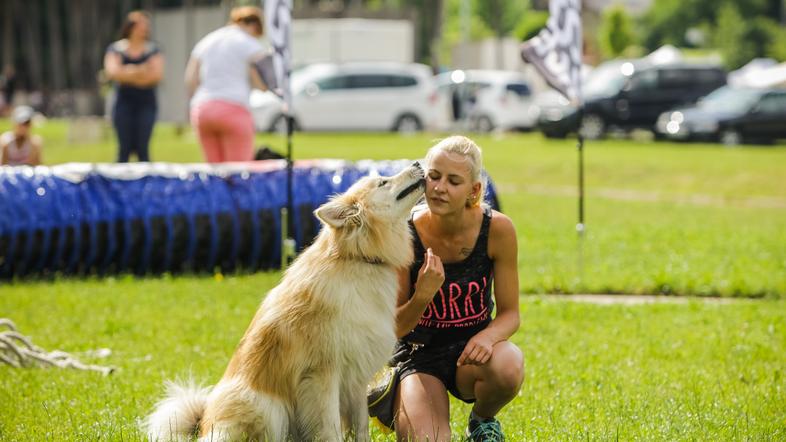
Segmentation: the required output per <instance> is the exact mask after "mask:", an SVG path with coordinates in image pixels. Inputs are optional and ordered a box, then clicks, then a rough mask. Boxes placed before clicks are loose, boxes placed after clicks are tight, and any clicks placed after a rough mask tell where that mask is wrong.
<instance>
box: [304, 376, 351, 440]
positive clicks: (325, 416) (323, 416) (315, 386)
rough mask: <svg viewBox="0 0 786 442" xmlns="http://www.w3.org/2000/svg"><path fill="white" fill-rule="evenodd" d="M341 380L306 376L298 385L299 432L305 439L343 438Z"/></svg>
mask: <svg viewBox="0 0 786 442" xmlns="http://www.w3.org/2000/svg"><path fill="white" fill-rule="evenodd" d="M339 408H340V406H339V387H338V380H337V379H334V378H333V379H331V378H329V377H323V376H316V377H306V378H303V379H302V380H301V382H300V385H298V387H297V406H296V409H295V418H296V420H297V435H298V438H299V439H300V440H304V441H325V442H330V441H336V442H339V441H341V440H342V436H341V413H340V410H339Z"/></svg>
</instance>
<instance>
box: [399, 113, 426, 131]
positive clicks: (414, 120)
mask: <svg viewBox="0 0 786 442" xmlns="http://www.w3.org/2000/svg"><path fill="white" fill-rule="evenodd" d="M421 129H422V126H421V124H420V120H419V119H418V117H416V116H414V115H412V114H405V115H402V116H400V117H398V120H396V124H395V125H394V126H393V130H394V131H396V132H398V133H400V134H411V133H415V132H418V131H420V130H421Z"/></svg>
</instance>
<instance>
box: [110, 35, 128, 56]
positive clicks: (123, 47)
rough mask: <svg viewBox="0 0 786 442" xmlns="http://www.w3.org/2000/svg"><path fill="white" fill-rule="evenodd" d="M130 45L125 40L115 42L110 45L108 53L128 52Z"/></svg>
mask: <svg viewBox="0 0 786 442" xmlns="http://www.w3.org/2000/svg"><path fill="white" fill-rule="evenodd" d="M128 45H129V43H128V40H127V39H125V38H123V39H121V40H117V41H113V42H112V43H109V46H107V48H106V51H107V52H116V53H118V54H122V53H123V52H125V51H127V50H128Z"/></svg>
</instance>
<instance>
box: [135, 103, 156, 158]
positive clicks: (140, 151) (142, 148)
mask: <svg viewBox="0 0 786 442" xmlns="http://www.w3.org/2000/svg"><path fill="white" fill-rule="evenodd" d="M157 113H158V109H157V108H156V106H155V105H153V106H144V107H142V108H141V109H140V110H139V115H138V117H137V118H138V123H137V124H138V125H137V128H138V129H137V134H136V135H137V136H136V144H137V156H138V157H139V161H150V137H151V136H152V135H153V127H154V126H155V124H156V114H157Z"/></svg>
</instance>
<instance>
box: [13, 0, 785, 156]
mask: <svg viewBox="0 0 786 442" xmlns="http://www.w3.org/2000/svg"><path fill="white" fill-rule="evenodd" d="M241 4H258V2H257V3H255V2H243V1H239V0H236V1H228V0H223V1H220V0H117V1H99V0H69V1H66V0H4V1H3V2H2V3H0V23H1V24H2V26H0V29H2V31H0V39H1V40H0V62H1V63H2V71H1V72H2V75H1V76H0V87H1V88H2V90H3V94H2V103H0V108H2V109H3V111H4V112H5V113H7V112H9V111H10V109H11V108H12V107H13V106H14V105H19V104H29V105H31V106H33V107H34V108H35V109H36V110H37V111H39V112H41V113H42V114H43V115H46V116H47V117H90V116H92V117H102V116H104V115H105V114H106V113H107V109H109V108H110V106H109V103H111V98H112V97H111V87H110V85H109V84H108V83H107V82H105V81H104V80H103V78H104V76H103V74H102V72H101V67H102V60H103V54H104V51H105V49H106V47H107V45H108V44H109V43H111V42H112V41H114V40H115V39H117V38H118V35H117V32H118V29H119V27H120V24H121V22H122V19H123V17H124V15H125V14H126V13H127V12H128V11H130V10H134V9H143V10H146V11H148V12H150V13H151V14H152V38H153V39H154V40H155V41H156V42H157V43H158V44H159V45H160V46H161V47H162V49H163V53H164V54H165V57H166V69H165V77H164V80H163V81H162V82H161V84H160V85H159V87H158V97H159V103H160V108H159V118H158V120H159V121H164V122H172V123H176V124H185V123H186V122H187V115H188V113H187V107H188V104H187V100H186V96H185V88H184V87H183V81H182V78H183V69H184V68H185V63H186V61H187V59H188V55H189V53H190V51H191V48H193V45H194V44H195V43H196V42H197V41H198V40H199V39H200V38H201V37H203V36H204V35H205V34H207V33H208V32H209V31H211V30H213V29H215V28H217V27H220V26H221V25H223V24H224V23H225V22H226V17H227V13H228V11H229V9H231V8H232V7H233V6H237V5H241ZM582 15H583V17H582V22H583V26H584V29H583V32H584V46H585V47H584V61H585V63H586V73H587V75H586V77H585V78H586V82H587V84H588V87H586V86H585V89H586V91H585V94H586V95H587V97H588V98H587V99H588V101H591V99H593V98H605V99H606V102H604V103H600V104H598V107H597V110H595V111H593V110H592V107H591V106H590V107H589V109H588V112H587V113H588V114H589V116H590V118H589V120H590V121H589V122H588V124H589V125H590V126H589V127H585V128H583V129H584V130H588V131H589V132H587V133H586V135H588V136H589V137H591V138H597V137H601V136H604V135H606V134H609V133H611V134H613V133H628V132H629V131H630V130H631V129H636V128H644V129H647V130H649V131H650V132H652V134H653V135H655V136H656V137H657V138H660V137H671V138H678V139H689V138H692V137H693V135H694V134H693V133H692V132H693V129H692V128H690V127H686V126H689V124H688V123H687V122H685V123H684V122H683V121H678V120H680V118H682V119H683V120H685V119H687V117H686V116H685V114H684V113H683V114H681V115H682V117H680V116H679V115H677V116H671V115H666V116H663V115H661V114H662V113H663V112H664V111H667V110H670V109H672V108H677V107H679V106H684V105H688V104H692V103H694V102H696V101H698V100H699V99H700V98H702V97H703V96H705V95H707V94H709V93H710V92H712V91H713V90H714V89H716V88H718V87H720V86H724V85H726V84H727V83H729V85H731V86H734V87H735V88H740V87H743V88H751V87H753V88H755V89H757V90H759V92H742V94H743V95H744V97H746V98H745V99H744V100H743V101H745V103H744V104H745V105H744V106H738V107H741V109H732V110H731V111H732V112H725V113H724V115H710V116H707V115H701V116H699V117H698V119H699V120H700V123H697V124H698V125H699V126H701V125H702V124H703V127H700V128H699V129H707V128H709V129H713V128H714V127H715V126H722V125H723V124H722V121H721V120H722V119H723V118H725V119H728V118H730V117H729V115H732V116H733V117H734V118H738V117H739V116H740V115H741V114H744V113H746V112H747V111H748V110H750V109H752V108H754V107H756V106H755V105H756V104H757V103H758V102H759V99H760V98H762V97H763V96H765V95H767V92H769V89H770V88H773V87H776V88H777V87H778V86H783V85H784V84H786V65H784V64H783V61H784V60H786V26H784V24H785V23H786V1H784V0H739V1H708V0H660V1H657V2H655V1H650V0H626V1H619V0H616V1H613V0H584V1H583V2H582ZM293 17H294V21H293V33H292V54H293V55H292V56H293V60H292V61H293V66H294V73H293V89H294V90H293V93H294V95H295V104H294V108H295V109H294V110H295V121H296V124H297V126H298V128H299V129H300V130H397V131H400V132H409V131H415V130H423V129H427V130H437V131H451V130H456V129H460V130H477V131H491V130H514V129H538V128H539V129H540V130H542V131H543V132H544V133H545V134H546V135H547V136H565V135H567V134H569V133H571V131H575V130H577V129H578V128H577V127H576V124H577V121H575V118H574V119H573V120H572V119H571V114H573V112H572V111H571V109H569V107H566V102H564V101H563V100H562V99H561V97H559V95H557V94H556V93H554V92H551V91H549V90H547V87H546V86H545V84H544V83H543V81H542V80H541V79H540V78H539V77H538V76H537V75H536V73H535V72H534V70H533V69H532V68H531V66H529V65H527V64H526V63H524V62H523V61H522V60H521V57H520V55H519V44H520V42H521V41H523V40H526V39H529V38H531V37H533V36H534V35H536V34H537V32H538V31H539V30H540V29H541V28H542V27H543V26H544V25H545V23H546V20H547V18H548V1H546V0H530V1H527V0H486V1H480V0H295V1H294V11H293ZM608 60H615V62H614V63H612V64H611V65H608V64H605V65H604V63H605V62H607V61H608ZM620 60H623V61H629V62H630V64H624V63H623V62H620ZM351 62H366V63H365V65H364V64H363V63H358V64H353V63H351ZM368 62H371V63H368ZM381 62H385V63H381ZM663 64H667V65H672V66H673V65H675V64H689V65H693V64H700V65H703V66H704V67H708V68H712V69H715V71H712V72H715V74H713V73H712V72H710V71H704V72H710V73H709V74H707V75H703V76H702V78H701V79H699V80H696V79H695V78H690V77H695V75H694V74H695V72H693V71H684V70H683V71H679V72H675V71H674V70H671V71H667V72H665V73H663V72H660V71H658V73H657V74H655V73H653V71H652V67H653V65H663ZM597 66H604V67H605V69H603V70H601V72H600V73H598V74H596V75H594V76H593V74H592V71H593V70H594V68H595V67H597ZM610 66H611V67H610ZM646 70H650V71H651V72H650V73H649V74H647V75H644V74H643V72H644V71H646ZM691 72H693V73H691ZM601 74H602V75H601ZM727 75H728V77H727ZM593 77H595V78H594V83H593ZM636 77H642V78H636ZM644 77H647V78H649V80H648V79H647V78H644ZM655 77H659V78H660V79H658V78H655ZM683 77H686V78H688V79H690V80H692V81H687V80H686V79H685V78H683ZM653 78H654V79H653ZM727 78H728V81H727ZM697 83H698V84H699V86H698V87H696V85H697ZM642 87H644V89H646V88H647V87H649V88H650V89H651V90H657V91H662V90H663V88H664V87H666V88H669V87H671V88H672V89H674V93H673V95H674V97H673V98H672V99H666V100H662V102H660V103H656V104H653V103H652V100H653V97H652V94H650V96H644V97H637V95H641V94H637V91H638V90H639V89H641V88H642ZM631 88H632V90H631ZM680 89H682V90H691V91H694V93H692V94H690V95H689V96H685V95H684V94H682V93H681V92H680V91H679V90H680ZM765 89H766V90H765ZM620 92H621V94H622V95H624V96H620V95H619V94H620ZM732 92H734V93H736V91H732ZM775 92H777V90H776V91H775ZM402 93H404V94H408V97H409V98H408V99H407V100H396V97H397V96H399V94H402ZM615 94H616V95H615ZM644 95H646V94H644ZM655 95H656V96H658V95H661V94H655ZM776 95H777V94H776ZM727 96H728V95H727ZM727 96H724V98H725V97H727ZM732 96H735V97H736V96H737V95H732ZM396 101H398V102H399V105H398V106H390V105H389V103H392V102H396ZM401 101H406V102H407V104H406V105H403V104H402V103H400V102H401ZM642 101H643V102H646V103H648V104H642V103H639V102H642ZM769 101H770V102H771V103H769V105H768V102H767V100H765V105H764V110H765V111H769V110H773V111H775V113H776V115H777V117H776V118H781V120H777V121H784V120H782V118H784V117H786V114H785V112H786V98H783V97H775V98H774V99H772V98H771V99H769ZM280 106H281V105H280V102H278V101H277V99H275V97H274V96H272V94H269V95H268V94H263V93H261V92H260V93H257V94H255V96H254V97H252V108H253V109H254V117H255V122H256V126H257V129H258V130H260V131H268V130H276V129H279V130H280V129H281V127H282V124H281V123H282V120H281V119H280V118H279V117H280V115H281V111H280ZM334 106H341V107H342V108H345V109H354V110H355V111H356V113H357V114H358V115H360V116H359V117H357V118H350V117H345V118H342V119H341V121H335V119H334V121H331V119H330V118H327V116H325V115H324V112H323V111H324V109H325V108H332V107H334ZM642 106H648V109H647V110H646V111H645V113H646V114H647V115H645V116H642V115H639V113H640V112H639V111H640V110H641V109H640V108H641V107H642ZM759 107H761V105H759ZM367 109H385V110H386V112H383V113H380V112H377V113H376V115H374V113H373V112H368V111H367ZM757 109H759V108H758V107H757ZM658 118H660V119H661V121H660V126H661V127H660V129H659V128H658V126H657V125H656V122H657V120H658ZM691 118H693V119H696V118H694V116H691ZM82 120H84V119H82ZM672 121H675V123H672V124H671V125H669V123H671V122H672ZM708 121H709V123H708ZM746 124H747V123H746ZM83 126H84V127H89V126H90V125H89V124H88V123H83ZM667 126H668V127H667ZM738 126H739V125H738ZM784 126H786V125H784ZM729 127H731V128H734V127H735V126H734V125H726V126H724V128H720V127H716V129H717V130H716V131H710V132H707V131H706V130H705V132H703V133H699V134H698V135H699V137H700V138H715V139H717V140H719V141H723V140H724V138H723V137H724V133H722V132H723V130H726V129H728V128H729ZM745 127H747V126H745ZM745 130H748V129H745V128H744V127H742V126H740V127H738V128H737V129H736V131H737V133H736V134H731V135H728V134H726V135H727V136H726V137H725V141H726V142H729V143H733V142H739V140H738V139H735V135H736V136H737V138H741V137H742V136H744V135H745V134H744V133H742V134H741V133H740V132H741V131H743V132H744V131H745ZM90 132H91V131H90V130H85V131H82V133H83V134H84V135H85V136H87V135H88V134H89V133H90ZM715 132H717V133H715ZM776 132H777V131H776ZM781 135H782V134H779V133H776V134H767V133H765V134H763V135H760V136H758V135H757V136H754V137H748V138H753V139H756V138H762V140H761V141H769V140H770V139H775V138H773V137H781Z"/></svg>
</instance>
